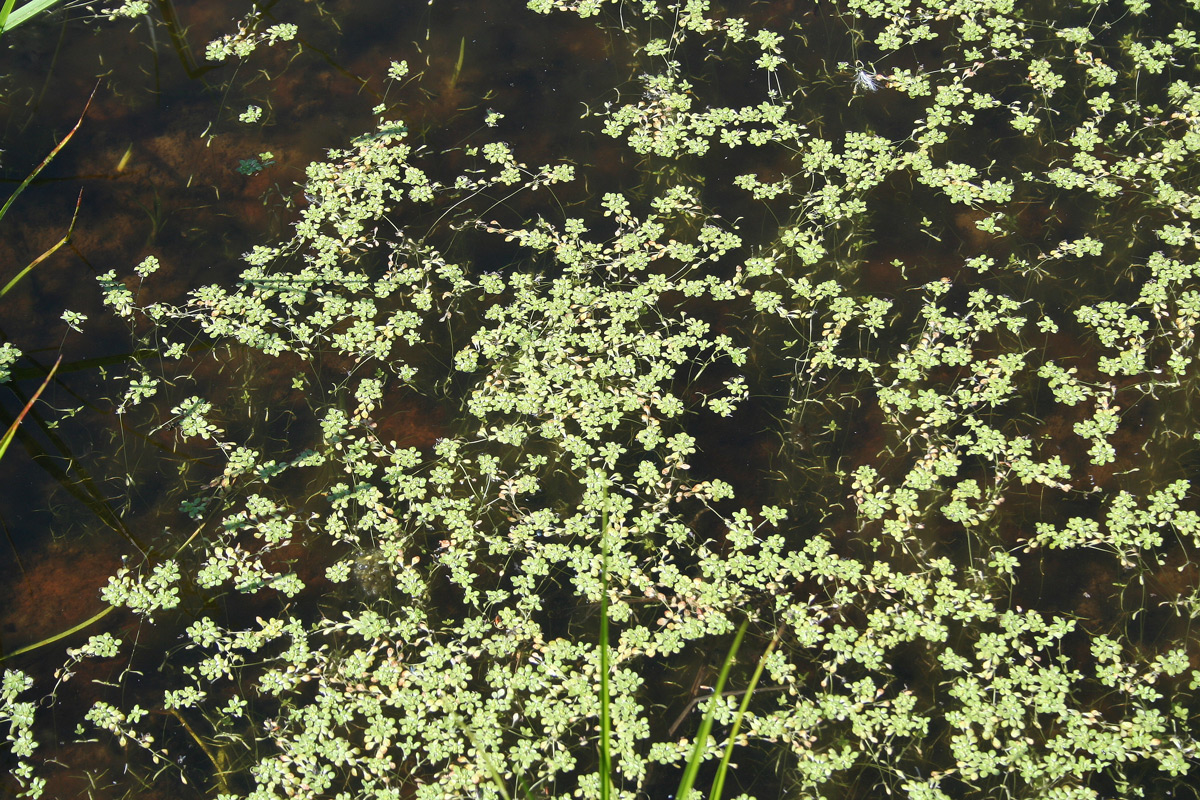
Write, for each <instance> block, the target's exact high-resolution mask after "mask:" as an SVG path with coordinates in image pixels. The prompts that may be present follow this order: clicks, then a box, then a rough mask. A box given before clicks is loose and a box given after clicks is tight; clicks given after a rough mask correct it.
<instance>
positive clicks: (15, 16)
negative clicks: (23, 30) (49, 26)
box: [0, 0, 61, 33]
mask: <svg viewBox="0 0 1200 800" xmlns="http://www.w3.org/2000/svg"><path fill="white" fill-rule="evenodd" d="M59 2H61V0H29V2H28V3H26V4H25V5H23V6H21V7H20V8H18V9H17V10H16V11H13V10H12V7H13V6H14V5H15V4H16V0H4V8H3V9H0V33H4V32H5V31H10V30H12V29H13V28H15V27H17V26H18V25H20V24H21V23H22V22H28V21H29V20H30V19H32V18H33V17H36V16H37V15H38V14H42V13H44V12H46V11H49V10H50V9H51V8H53V7H54V6H56V5H58V4H59ZM9 12H11V14H10V13H9Z"/></svg>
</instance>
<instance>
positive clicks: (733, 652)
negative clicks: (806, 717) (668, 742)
mask: <svg viewBox="0 0 1200 800" xmlns="http://www.w3.org/2000/svg"><path fill="white" fill-rule="evenodd" d="M749 625H750V621H749V620H746V621H744V622H743V623H742V624H741V627H739V628H738V632H737V636H735V637H734V639H733V644H732V645H731V646H730V648H729V654H728V655H727V656H725V663H724V664H723V665H722V666H721V674H720V675H719V676H718V677H717V685H716V686H715V687H713V694H712V699H711V700H709V701H708V710H707V711H705V712H704V720H703V721H702V722H701V723H700V730H698V731H697V732H696V744H695V746H694V747H693V748H692V755H691V757H690V758H689V759H688V764H687V769H686V770H684V772H683V779H682V780H680V781H679V791H677V792H676V793H675V797H676V798H677V800H687V799H688V795H689V794H691V791H692V785H693V784H695V782H696V774H697V773H698V772H699V771H700V762H701V761H702V760H703V755H704V746H705V745H706V744H707V743H708V734H709V731H711V730H712V721H713V714H715V713H716V711H717V703H719V702H721V692H723V691H725V679H726V678H728V677H729V670H730V669H731V668H732V667H733V661H734V659H735V658H737V651H738V648H739V647H741V646H742V637H743V636H745V635H746V628H747V627H749Z"/></svg>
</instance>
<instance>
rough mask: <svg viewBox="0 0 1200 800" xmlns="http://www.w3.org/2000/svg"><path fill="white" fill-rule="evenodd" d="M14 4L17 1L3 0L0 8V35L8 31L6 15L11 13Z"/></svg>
mask: <svg viewBox="0 0 1200 800" xmlns="http://www.w3.org/2000/svg"><path fill="white" fill-rule="evenodd" d="M16 4H17V0H4V5H3V6H0V33H4V31H6V30H7V29H8V15H9V14H11V13H12V10H13V6H15V5H16Z"/></svg>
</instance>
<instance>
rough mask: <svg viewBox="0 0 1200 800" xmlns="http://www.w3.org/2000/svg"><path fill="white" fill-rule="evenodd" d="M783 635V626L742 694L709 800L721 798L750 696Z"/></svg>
mask: <svg viewBox="0 0 1200 800" xmlns="http://www.w3.org/2000/svg"><path fill="white" fill-rule="evenodd" d="M782 635H783V628H780V629H778V630H777V631H775V635H774V636H772V637H771V643H770V644H769V645H767V649H766V650H765V651H763V654H762V657H761V658H759V659H758V666H756V667H755V668H754V674H753V675H752V676H751V677H750V685H749V686H747V687H746V693H745V694H744V695H742V704H741V705H740V706H738V710H737V716H735V717H734V718H733V727H732V728H730V730H729V742H728V743H727V744H726V745H725V755H723V756H721V764H720V766H718V767H717V775H716V777H715V778H713V785H712V789H711V790H710V791H709V793H708V800H721V790H722V789H724V788H725V774H726V772H728V771H729V759H730V758H732V757H733V743H734V742H736V741H737V735H738V731H739V730H740V729H741V727H742V720H743V719H744V718H745V717H746V708H747V707H748V706H749V705H750V698H751V697H753V696H754V690H755V689H756V688H757V687H758V679H759V678H760V677H762V673H763V667H765V666H766V665H767V659H768V658H770V657H771V653H772V652H773V651H774V650H775V645H777V644H779V637H780V636H782Z"/></svg>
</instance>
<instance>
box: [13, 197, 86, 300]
mask: <svg viewBox="0 0 1200 800" xmlns="http://www.w3.org/2000/svg"><path fill="white" fill-rule="evenodd" d="M82 202H83V190H82V189H80V190H79V197H78V198H76V199H75V213H74V214H72V215H71V224H70V225H69V226H68V227H67V233H66V235H65V236H63V238H61V239H59V240H58V243H57V244H55V245H54V246H53V247H51V248H50V249H49V250H47V251H46V252H44V253H42V254H41V255H40V256H38V257H37V258H35V259H34V260H33V261H31V262H29V265H28V266H26V267H25V269H23V270H21V271H20V272H18V273H17V274H16V275H15V276H14V277H13V279H12V280H10V281H9V282H8V283H6V284H4V288H3V289H0V297H4V295H6V294H8V293H9V291H10V290H11V289H12V288H13V287H14V286H16V285H17V284H18V283H19V282H20V280H21V279H22V278H24V277H25V276H26V275H28V274H29V273H30V272H32V271H33V268H34V267H36V266H37V265H38V264H41V263H42V262H43V261H45V260H46V259H47V258H49V257H50V256H52V255H54V254H55V253H57V252H58V250H59V248H61V247H62V246H63V245H65V244H66V243H67V242H69V241H71V234H72V233H74V232H75V220H77V219H79V204H80V203H82Z"/></svg>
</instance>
